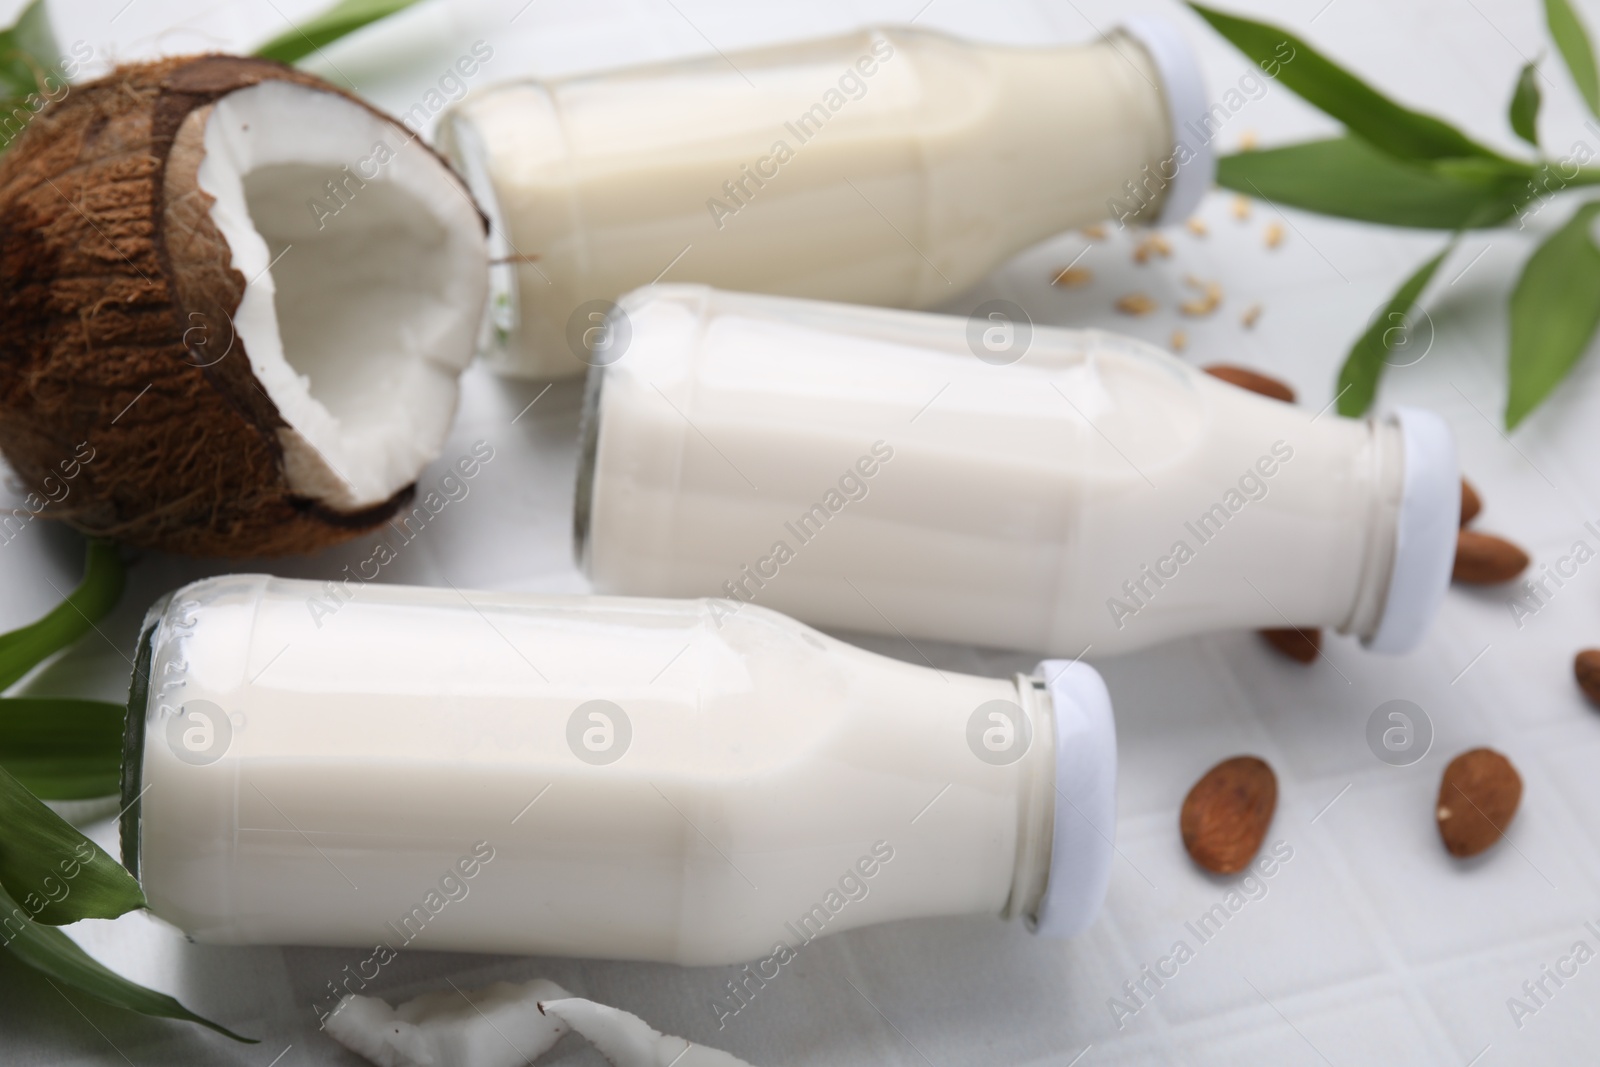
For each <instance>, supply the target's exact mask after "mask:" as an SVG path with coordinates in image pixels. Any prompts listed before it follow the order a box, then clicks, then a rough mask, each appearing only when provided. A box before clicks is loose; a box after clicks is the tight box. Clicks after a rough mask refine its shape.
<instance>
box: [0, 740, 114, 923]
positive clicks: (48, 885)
mask: <svg viewBox="0 0 1600 1067" xmlns="http://www.w3.org/2000/svg"><path fill="white" fill-rule="evenodd" d="M0 829H3V832H0V888H4V889H5V891H6V893H7V895H9V896H10V897H11V898H12V899H13V900H16V901H20V902H21V907H22V908H23V912H24V914H26V915H28V916H29V917H30V918H32V919H33V920H34V921H35V922H40V923H45V924H47V925H50V926H60V925H61V924H62V923H71V922H77V921H78V920H79V919H115V918H116V917H117V916H118V915H122V914H124V913H126V912H130V911H133V910H134V909H136V908H142V907H144V906H145V900H144V891H143V890H142V889H140V888H139V883H138V882H137V881H135V880H134V877H133V875H131V874H129V873H128V869H127V868H126V867H124V866H123V865H122V864H120V863H118V862H117V861H116V860H114V859H112V858H111V857H110V855H108V854H107V853H106V851H105V850H104V849H103V848H101V847H100V846H99V845H97V844H95V843H94V842H93V841H90V840H89V839H88V838H87V837H84V836H83V834H81V833H79V832H78V829H77V828H76V827H74V826H73V825H72V824H71V823H69V822H67V820H65V819H63V818H62V817H61V816H59V815H57V814H56V813H55V812H53V811H51V810H50V809H49V808H47V807H46V806H45V805H44V802H43V801H41V800H40V799H39V798H38V797H36V796H34V795H33V794H32V793H30V792H28V791H27V790H26V789H24V788H23V787H22V783H21V782H19V781H17V780H16V779H15V778H14V777H12V775H11V772H9V771H7V770H5V769H4V768H0Z"/></svg>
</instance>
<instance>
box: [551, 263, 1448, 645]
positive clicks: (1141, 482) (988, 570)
mask: <svg viewBox="0 0 1600 1067" xmlns="http://www.w3.org/2000/svg"><path fill="white" fill-rule="evenodd" d="M621 307H622V310H621V311H619V313H618V315H617V316H616V318H617V320H619V321H617V322H615V323H613V326H612V328H614V329H618V330H620V329H622V325H621V320H625V321H626V328H627V329H628V331H629V332H630V334H631V340H630V342H629V346H628V348H627V349H626V351H625V352H623V353H622V354H621V357H620V359H618V360H617V361H616V362H615V363H613V364H612V365H610V366H609V367H605V368H596V369H595V370H594V371H593V372H591V373H592V377H591V381H590V395H589V400H588V411H587V413H586V426H585V454H584V459H583V465H582V468H581V470H580V477H579V488H578V505H577V515H578V540H579V545H578V549H579V555H580V559H581V562H582V565H583V566H584V567H585V569H586V570H587V571H588V573H589V574H590V576H591V577H592V579H593V581H594V584H595V586H596V588H597V589H598V590H600V591H602V592H610V593H630V594H640V595H650V596H694V595H715V596H723V597H729V598H734V599H737V600H740V601H753V602H754V603H757V604H762V605H766V606H769V607H773V608H776V609H778V610H780V611H784V612H787V613H789V614H792V615H794V616H796V617H797V618H801V619H804V620H806V621H807V622H810V623H813V624H815V625H819V626H827V627H840V628H845V629H852V630H866V631H874V632H882V633H887V634H899V635H902V636H907V637H910V638H922V637H928V638H937V639H942V640H947V641H957V642H968V643H978V644H985V645H995V646H1005V647H1014V648H1027V649H1037V650H1043V651H1045V652H1047V653H1048V654H1051V655H1061V656H1069V657H1070V656H1077V655H1079V654H1080V653H1082V652H1083V651H1084V650H1085V648H1086V647H1089V646H1092V648H1093V654H1094V655H1103V654H1107V653H1113V652H1118V651H1123V650H1126V649H1131V648H1137V647H1140V646H1143V645H1149V644H1153V643H1155V642H1158V641H1162V640H1165V639H1168V638H1171V637H1176V636H1179V635H1182V634H1192V633H1198V632H1203V631H1211V630H1225V629H1231V628H1244V627H1268V626H1288V625H1294V626H1326V627H1330V628H1333V629H1336V630H1339V631H1341V632H1349V633H1355V634H1360V635H1362V636H1363V637H1372V636H1373V635H1375V634H1376V633H1377V632H1378V631H1379V630H1380V629H1381V628H1382V625H1383V620H1384V619H1385V618H1386V617H1391V618H1392V617H1394V616H1395V613H1396V612H1404V611H1410V615H1409V616H1408V621H1406V622H1405V623H1404V624H1403V625H1402V624H1400V623H1395V624H1394V625H1392V626H1391V627H1390V629H1391V630H1395V629H1396V628H1397V627H1398V628H1400V629H1404V630H1405V631H1406V632H1405V633H1404V634H1396V633H1390V634H1389V635H1388V637H1387V638H1386V639H1385V641H1384V642H1382V645H1383V647H1388V648H1400V647H1403V646H1409V643H1410V642H1411V641H1414V640H1415V638H1416V637H1417V636H1418V635H1419V634H1420V633H1421V631H1422V628H1423V627H1425V625H1426V623H1427V621H1428V616H1429V615H1431V613H1432V611H1433V610H1434V608H1436V606H1437V603H1438V599H1439V598H1440V597H1442V595H1443V589H1444V584H1445V582H1446V581H1447V578H1448V573H1449V569H1450V561H1451V559H1452V558H1453V552H1454V544H1455V540H1454V521H1455V520H1454V518H1453V516H1452V515H1451V513H1450V509H1451V508H1452V507H1454V506H1455V504H1454V501H1455V495H1454V494H1455V493H1456V491H1457V490H1456V489H1455V486H1456V484H1457V482H1456V473H1455V463H1454V455H1453V452H1451V451H1450V449H1449V435H1448V431H1447V430H1445V429H1444V428H1443V424H1442V423H1440V422H1439V421H1438V420H1437V419H1433V418H1432V417H1431V416H1426V414H1425V413H1410V416H1409V417H1410V419H1411V425H1412V427H1413V429H1414V428H1415V426H1417V425H1422V426H1424V427H1425V428H1429V429H1431V430H1432V431H1434V432H1435V439H1436V440H1439V441H1442V449H1443V451H1444V452H1446V453H1448V454H1447V455H1445V456H1443V457H1442V458H1439V459H1438V461H1437V462H1432V463H1430V462H1428V461H1427V457H1426V456H1423V455H1420V454H1418V450H1417V449H1415V448H1413V447H1411V445H1409V444H1408V441H1409V438H1408V437H1407V435H1406V434H1405V433H1402V426H1401V425H1399V424H1397V423H1395V422H1391V421H1387V420H1378V421H1370V422H1368V421H1356V420H1352V419H1344V418H1340V417H1338V416H1337V415H1334V414H1332V413H1331V412H1328V411H1324V412H1320V413H1319V412H1316V411H1308V410H1305V409H1302V408H1298V407H1295V406H1292V405H1289V404H1284V403H1280V402H1278V401H1274V400H1269V399H1266V398H1263V397H1260V396H1257V395H1255V394H1253V393H1249V392H1246V391H1244V390H1242V389H1238V388H1235V387H1234V386H1231V385H1227V384H1225V383H1223V382H1221V381H1218V380H1217V379H1215V378H1212V377H1211V376H1210V375H1207V374H1203V373H1201V372H1199V371H1197V370H1195V369H1193V368H1191V367H1189V366H1187V365H1185V364H1183V363H1181V362H1179V361H1178V360H1176V359H1173V358H1172V357H1171V356H1169V355H1167V354H1165V353H1163V352H1161V351H1159V350H1158V349H1155V348H1153V347H1152V346H1150V345H1147V344H1144V343H1142V342H1139V341H1135V340H1131V339H1128V338H1123V337H1117V336H1114V335H1111V334H1107V333H1102V332H1098V331H1079V330H1061V329H1053V328H1044V327H1033V328H1031V330H1030V329H1029V328H1028V327H1027V326H1026V324H1025V323H1021V322H1019V323H1012V324H1010V325H1009V326H1006V325H997V324H996V323H994V322H988V321H986V320H977V321H969V320H968V319H964V318H957V317H954V316H943V315H931V314H926V313H918V312H904V311H887V310H882V309H871V308H861V307H856V306H851V305H841V304H823V303H817V302H811V301H801V300H789V299H784V298H779V297H763V296H748V295H743V294H738V293H727V292H720V291H716V290H711V289H707V288H704V287H701V286H655V287H651V288H648V289H643V290H640V291H638V292H635V293H633V294H630V295H629V296H628V297H626V298H624V300H623V301H622V305H621ZM1007 329H1009V330H1011V331H1012V332H1011V333H1010V334H1009V335H1007V336H1009V344H1010V347H1009V348H1006V347H1004V344H1002V342H1005V340H1006V338H1005V337H1002V336H999V335H1002V334H1005V333H1006V330H1007ZM989 344H995V345H999V347H998V348H997V349H995V350H993V351H992V350H991V349H990V348H989V347H986V346H987V345H989ZM979 352H981V353H983V355H984V357H985V358H983V359H980V358H978V356H977V355H975V353H979ZM1006 360H1013V361H1014V362H1005V361H1006ZM1407 432H1408V433H1409V432H1410V431H1407ZM1408 479H1409V480H1408ZM1414 483H1420V484H1422V485H1423V486H1424V487H1426V488H1429V489H1431V490H1433V491H1435V492H1434V495H1435V497H1436V498H1437V500H1436V502H1435V505H1434V506H1433V509H1432V511H1430V512H1429V514H1428V515H1427V516H1426V517H1428V518H1430V519H1437V520H1438V521H1437V522H1435V523H1434V525H1433V526H1431V527H1429V528H1428V529H1427V530H1426V531H1425V532H1424V534H1418V533H1417V531H1416V529H1414V527H1415V526H1416V525H1417V523H1416V518H1417V515H1418V514H1420V513H1421V511H1422V509H1421V507H1420V506H1419V505H1417V504H1416V503H1415V498H1416V497H1417V495H1418V494H1417V492H1415V491H1414V490H1415V489H1416V484H1414ZM1408 499H1410V500H1412V501H1413V503H1412V504H1411V505H1410V506H1409V508H1408V507H1407V506H1406V501H1407V500H1408ZM1402 520H1404V521H1402ZM1402 532H1405V533H1406V536H1405V537H1403V538H1402V537H1401V533H1402ZM1401 544H1404V545H1405V546H1406V550H1405V552H1404V553H1403V554H1402V555H1403V559H1402V555H1397V546H1398V545H1401ZM1397 559H1401V565H1397V563H1396V561H1397ZM1413 579H1415V580H1413ZM1397 583H1398V586H1397ZM1408 583H1409V584H1408ZM1397 587H1399V588H1401V589H1402V592H1401V593H1400V594H1398V595H1396V596H1391V595H1390V591H1391V590H1393V589H1395V588H1397ZM1414 587H1415V588H1414ZM1402 602H1403V603H1402ZM1412 609H1414V610H1412ZM1401 638H1403V639H1401Z"/></svg>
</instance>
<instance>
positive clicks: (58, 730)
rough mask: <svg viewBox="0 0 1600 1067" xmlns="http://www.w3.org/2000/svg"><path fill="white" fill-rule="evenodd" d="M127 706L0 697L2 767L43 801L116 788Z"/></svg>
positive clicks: (97, 794)
mask: <svg viewBox="0 0 1600 1067" xmlns="http://www.w3.org/2000/svg"><path fill="white" fill-rule="evenodd" d="M126 718H127V709H126V708H124V707H123V706H122V705H121V704H108V703H105V702H103V701H99V700H58V699H54V698H50V697H9V698H0V767H3V768H5V769H6V770H8V771H10V772H11V774H12V775H13V776H14V777H15V778H16V779H17V781H19V782H21V783H22V784H23V785H24V786H25V787H27V789H28V791H29V792H31V793H32V794H33V795H34V796H36V797H42V798H43V799H45V800H82V799H86V798H88V797H102V796H110V795H112V794H114V793H116V792H117V791H118V790H119V788H120V776H121V769H122V730H123V724H124V721H125V720H126Z"/></svg>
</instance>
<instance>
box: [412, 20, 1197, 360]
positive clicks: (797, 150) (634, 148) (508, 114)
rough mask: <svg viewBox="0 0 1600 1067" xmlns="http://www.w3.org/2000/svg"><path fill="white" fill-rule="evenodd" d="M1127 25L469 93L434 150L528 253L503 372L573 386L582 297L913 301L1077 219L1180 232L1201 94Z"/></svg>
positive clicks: (823, 44) (890, 41) (892, 33)
mask: <svg viewBox="0 0 1600 1067" xmlns="http://www.w3.org/2000/svg"><path fill="white" fill-rule="evenodd" d="M1130 25H1131V27H1132V28H1133V30H1134V35H1130V34H1129V33H1125V32H1121V31H1118V32H1115V33H1113V34H1112V35H1110V36H1109V37H1107V38H1104V39H1102V40H1100V41H1099V42H1097V43H1095V44H1090V45H1085V46H1073V47H1045V48H1016V47H1003V46H997V45H981V44H976V43H972V42H967V41H961V40H957V39H954V38H951V37H948V36H945V35H944V34H940V33H936V32H931V31H926V30H918V29H913V28H895V29H872V30H863V31H860V32H857V33H852V34H847V35H844V36H841V37H835V38H831V39H828V40H821V41H811V42H805V43H801V44H790V45H783V46H780V47H772V48H764V49H760V50H756V51H749V52H739V53H732V54H729V55H727V56H726V57H724V56H720V55H713V56H708V57H705V58H701V59H693V60H687V61H679V62H672V63H664V64H659V65H655V66H649V67H639V68H633V69H628V70H623V71H618V72H613V73H606V74H599V75H590V76H584V77H577V78H569V79H565V80H560V81H553V82H523V83H514V84H507V85H503V86H499V87H497V88H494V89H491V90H489V91H487V92H484V93H481V94H478V95H475V96H474V97H473V98H472V99H471V100H469V101H467V102H465V103H463V104H462V105H461V106H460V107H459V108H458V109H457V110H455V111H454V112H453V113H452V114H450V115H449V116H447V117H446V119H445V120H444V122H443V124H442V125H441V127H440V137H441V142H442V144H443V145H444V147H445V148H446V150H447V151H448V152H449V153H450V155H451V156H452V158H453V159H454V161H455V163H456V165H457V167H458V169H460V170H461V171H462V173H463V174H464V175H465V176H466V178H467V180H468V181H469V183H470V184H472V186H473V189H474V192H475V193H476V194H477V196H478V198H479V200H480V202H481V203H483V204H484V206H485V209H486V210H487V211H488V212H489V214H490V215H491V217H493V218H494V220H495V222H496V228H497V231H498V234H499V236H500V237H502V238H503V239H504V246H503V247H502V248H501V249H500V254H501V255H505V256H520V257H537V259H536V260H532V261H524V262H520V263H518V264H516V265H515V266H508V267H506V268H504V271H505V273H503V274H502V276H501V277H500V278H499V283H498V292H499V298H498V299H499V303H500V306H499V316H500V317H499V322H500V325H501V329H502V335H503V336H502V339H503V341H504V347H503V349H502V350H501V351H500V352H499V353H498V355H497V357H496V358H497V360H498V365H499V366H500V367H501V369H504V370H507V371H510V372H512V373H517V374H524V375H533V376H542V377H551V376H561V375H569V374H576V373H579V372H581V371H582V370H583V367H584V362H583V361H584V360H585V359H587V358H588V356H587V353H586V351H585V345H586V336H587V335H588V334H589V333H590V331H592V328H593V327H594V326H595V325H596V324H597V323H598V322H599V321H600V319H601V317H602V314H603V310H604V309H599V310H597V309H596V308H594V307H591V306H588V305H589V303H590V302H593V301H609V300H614V299H615V298H616V297H618V296H620V295H621V294H622V293H624V292H626V291H627V290H629V289H632V288H635V287H636V286H640V285H644V284H647V283H649V282H652V281H656V280H659V279H660V278H661V277H662V276H663V275H666V276H668V277H670V279H671V280H674V281H698V282H708V283H711V284H714V285H722V286H727V287H730V288H738V289H749V290H756V291H761V292H772V293H784V294H790V295H796V296H810V297H819V298H824V299H832V300H849V301H857V302H861V303H873V304H885V305H907V306H924V305H928V304H931V303H933V302H935V301H939V300H942V299H946V298H948V297H950V296H953V295H955V294H956V293H959V292H960V291H961V290H962V289H963V288H965V287H966V286H968V285H969V284H971V283H972V282H974V281H976V280H977V279H978V278H980V277H982V276H983V275H984V274H986V273H987V272H988V271H989V270H990V269H991V268H992V267H994V266H995V265H996V264H997V263H999V262H1000V261H1001V260H1003V259H1004V258H1005V257H1007V256H1009V255H1011V254H1012V253H1014V252H1016V251H1018V250H1019V249H1021V248H1024V247H1026V246H1028V245H1031V244H1034V243H1036V242H1038V241H1040V240H1042V239H1044V238H1046V237H1049V236H1051V235H1052V234H1055V233H1058V232H1060V231H1062V230H1065V229H1068V228H1071V227H1073V226H1078V225H1082V224H1084V223H1088V222H1094V221H1097V220H1099V219H1103V218H1106V217H1108V216H1112V215H1115V216H1118V217H1128V218H1134V219H1138V220H1142V221H1145V222H1150V221H1152V220H1154V219H1155V218H1156V217H1157V215H1158V214H1159V215H1161V216H1162V217H1163V219H1164V220H1165V219H1166V218H1168V217H1169V216H1171V215H1176V217H1177V218H1179V219H1181V217H1182V215H1183V214H1187V212H1188V211H1189V210H1190V209H1191V208H1192V207H1193V202H1194V200H1195V199H1196V198H1197V197H1198V195H1199V193H1200V192H1201V191H1202V190H1203V188H1204V186H1206V185H1208V184H1209V182H1210V174H1209V154H1208V150H1207V149H1206V145H1205V142H1206V141H1208V140H1209V136H1210V132H1211V129H1212V127H1211V126H1210V125H1207V123H1208V121H1209V120H1207V119H1206V118H1204V117H1202V116H1203V103H1202V101H1203V90H1202V89H1201V87H1200V84H1201V83H1200V81H1199V77H1198V74H1197V73H1196V72H1195V69H1194V63H1193V60H1192V58H1191V57H1190V56H1189V54H1188V52H1187V46H1186V45H1185V44H1184V43H1183V39H1182V38H1181V36H1179V35H1178V34H1177V31H1176V30H1174V29H1172V28H1171V27H1170V26H1167V25H1166V24H1164V23H1159V22H1155V21H1153V20H1144V21H1138V22H1135V23H1132V24H1130ZM1136 38H1137V39H1136ZM1186 115H1193V116H1194V119H1193V121H1192V122H1191V123H1190V125H1191V126H1192V131H1191V132H1188V133H1186V134H1183V135H1182V136H1181V137H1180V135H1179V134H1180V132H1181V131H1180V128H1181V127H1182V126H1183V123H1182V122H1181V121H1177V120H1182V119H1184V118H1185V116H1186ZM1175 116H1176V119H1175ZM1180 141H1184V142H1188V143H1187V144H1180ZM1191 144H1192V146H1193V147H1190V145H1191ZM1191 164H1192V166H1191ZM1180 165H1181V172H1182V174H1183V179H1182V181H1181V182H1179V181H1178V180H1177V176H1178V174H1179V173H1180ZM1180 186H1182V187H1183V189H1184V190H1185V191H1182V192H1181V195H1180V193H1179V192H1178V191H1176V190H1179V187H1180ZM1179 199H1181V200H1183V201H1184V202H1183V203H1181V204H1180V203H1178V202H1177V200H1179ZM1119 205H1120V206H1119ZM1168 209H1171V210H1168ZM511 274H514V279H513V278H511V277H509V276H508V275H511Z"/></svg>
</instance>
